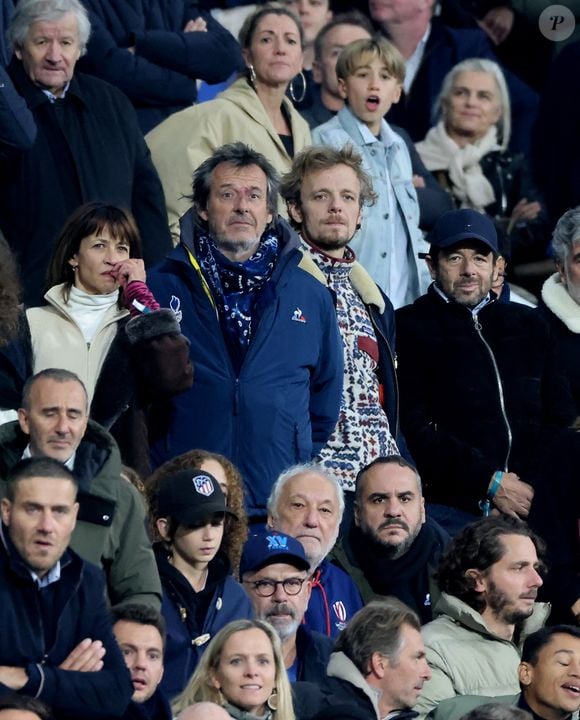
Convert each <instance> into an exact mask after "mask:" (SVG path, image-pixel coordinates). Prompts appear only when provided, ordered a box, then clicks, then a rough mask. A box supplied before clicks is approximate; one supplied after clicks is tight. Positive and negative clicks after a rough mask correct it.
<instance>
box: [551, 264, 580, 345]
mask: <svg viewBox="0 0 580 720" xmlns="http://www.w3.org/2000/svg"><path fill="white" fill-rule="evenodd" d="M542 300H543V301H544V302H545V303H546V307H547V308H548V309H549V310H551V311H552V312H553V313H554V315H555V316H556V317H557V318H558V319H559V320H561V321H562V322H563V323H564V325H565V326H566V327H567V328H568V330H570V331H571V332H573V333H580V305H578V303H577V302H576V301H575V300H574V299H573V298H572V297H570V295H569V293H568V291H567V290H566V288H565V286H564V284H563V283H562V280H561V278H560V274H559V273H554V274H553V275H550V277H549V278H548V279H547V280H546V282H545V283H544V285H543V287H542Z"/></svg>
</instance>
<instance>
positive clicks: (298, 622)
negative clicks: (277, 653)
mask: <svg viewBox="0 0 580 720" xmlns="http://www.w3.org/2000/svg"><path fill="white" fill-rule="evenodd" d="M240 578H241V580H242V582H243V584H244V588H245V589H246V592H247V593H248V595H249V597H250V600H251V601H252V606H253V608H254V613H255V615H256V618H258V619H259V620H265V621H266V622H268V623H270V625H272V627H273V628H274V630H275V631H276V632H277V633H278V637H279V638H280V640H281V642H282V653H283V655H284V665H285V667H286V671H287V673H288V678H289V680H290V681H291V682H295V681H297V680H307V681H309V682H314V683H318V682H320V681H321V680H322V679H323V678H324V677H325V676H326V665H327V664H328V660H329V658H330V653H331V652H332V646H333V643H332V640H331V639H330V638H329V637H326V636H325V635H322V634H321V633H317V632H314V631H313V630H310V629H309V628H308V627H307V626H306V625H304V624H303V623H302V620H303V618H304V613H305V612H306V608H307V606H308V600H309V599H310V589H311V585H312V583H311V579H310V562H309V561H308V560H307V558H306V555H305V554H304V548H303V547H302V545H301V544H300V543H299V542H298V540H296V539H295V538H293V537H290V536H289V535H283V534H281V533H275V532H271V533H268V534H266V535H264V534H260V535H251V536H250V537H249V538H248V540H247V542H246V544H245V545H244V550H243V552H242V558H241V560H240Z"/></svg>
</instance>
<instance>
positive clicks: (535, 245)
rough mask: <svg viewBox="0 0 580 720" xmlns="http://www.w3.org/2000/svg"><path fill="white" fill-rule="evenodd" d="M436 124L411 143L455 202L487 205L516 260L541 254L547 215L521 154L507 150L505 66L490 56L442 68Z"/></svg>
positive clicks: (482, 208) (546, 238)
mask: <svg viewBox="0 0 580 720" xmlns="http://www.w3.org/2000/svg"><path fill="white" fill-rule="evenodd" d="M435 111H436V115H437V116H438V117H439V121H438V122H437V124H436V125H435V126H434V127H432V128H431V130H429V132H428V133H427V136H426V137H425V139H424V140H423V141H422V142H420V143H417V145H416V147H417V151H418V152H419V155H420V156H421V159H422V160H423V162H424V163H425V165H426V167H427V169H428V170H430V171H431V172H432V173H433V175H434V176H435V177H436V178H437V180H438V181H439V183H440V184H441V185H442V186H443V187H444V188H445V189H446V190H447V191H448V192H449V193H450V194H451V195H452V196H453V199H454V201H455V204H456V206H457V207H461V208H465V207H468V208H473V209H474V210H478V211H479V212H482V213H486V214H487V215H489V216H490V217H491V218H492V219H493V220H494V221H495V223H496V226H497V227H498V230H500V231H503V234H504V236H507V237H509V243H505V244H510V245H511V255H512V261H513V262H514V263H516V264H520V263H522V262H531V261H534V260H540V259H542V258H543V257H544V256H545V252H546V247H547V244H548V241H549V232H548V225H547V219H546V216H545V212H544V210H543V205H542V203H541V200H540V198H539V196H538V192H537V191H536V189H535V188H534V186H533V183H532V180H531V175H530V172H529V170H528V167H527V164H526V160H525V158H524V156H523V155H521V154H512V153H510V152H509V150H508V143H509V139H510V132H511V112H510V100H509V94H508V89H507V86H506V82H505V78H504V75H503V72H502V71H501V68H500V67H499V65H498V64H497V63H495V62H493V61H492V60H485V59H480V58H473V59H470V60H464V61H463V62H461V63H458V64H457V65H455V67H453V68H452V69H451V70H450V71H449V73H447V75H446V77H445V79H444V81H443V85H442V88H441V93H440V94H439V97H438V99H437V103H436V108H435Z"/></svg>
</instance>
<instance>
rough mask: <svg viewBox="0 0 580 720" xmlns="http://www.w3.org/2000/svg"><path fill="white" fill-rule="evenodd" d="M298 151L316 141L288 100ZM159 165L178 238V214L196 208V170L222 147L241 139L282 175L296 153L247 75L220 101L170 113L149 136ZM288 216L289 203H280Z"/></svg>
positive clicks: (295, 146) (174, 231) (288, 168)
mask: <svg viewBox="0 0 580 720" xmlns="http://www.w3.org/2000/svg"><path fill="white" fill-rule="evenodd" d="M284 106H285V108H286V110H287V111H288V115H289V117H290V123H291V127H292V137H293V140H294V152H295V153H297V152H299V151H300V150H303V149H304V148H305V147H308V146H309V145H310V143H311V138H310V129H309V128H308V124H307V123H306V121H305V120H303V118H302V117H301V116H300V114H299V113H298V112H297V111H296V110H295V109H294V106H293V105H292V103H291V102H290V101H289V100H287V99H285V100H284ZM145 139H146V141H147V144H148V145H149V148H150V150H151V155H152V157H153V163H154V165H155V167H156V168H157V172H158V173H159V177H160V178H161V183H162V184H163V191H164V193H165V203H166V205H167V215H168V216H169V227H170V229H171V234H172V236H173V241H174V243H175V244H177V242H178V241H179V218H180V217H181V216H182V215H184V214H185V212H187V210H189V208H190V207H191V200H189V199H187V197H184V196H188V195H191V180H192V175H193V172H194V170H196V169H197V168H198V167H199V165H201V163H202V162H203V161H204V160H206V159H207V158H208V157H209V156H210V155H211V154H212V153H213V152H214V150H216V149H217V148H219V147H221V146H222V145H225V144H226V143H230V142H235V141H238V140H239V141H242V142H244V143H247V144H248V145H250V146H251V147H252V148H254V150H257V151H258V152H261V153H262V154H263V155H265V157H266V158H267V159H268V160H269V161H270V162H271V163H272V165H273V166H274V167H275V168H276V170H277V171H278V172H279V173H280V174H284V173H286V172H288V171H289V170H290V166H291V164H292V158H291V157H290V156H289V155H288V153H287V152H286V150H285V149H284V145H283V144H282V141H281V140H280V138H279V137H278V134H277V132H276V130H275V129H274V126H273V125H272V122H271V121H270V118H269V117H268V115H267V114H266V110H265V108H264V106H263V105H262V102H261V101H260V99H259V97H258V95H257V94H256V92H255V91H254V90H253V88H252V87H251V86H250V85H249V84H248V82H247V80H246V79H245V78H240V79H238V80H236V82H235V83H234V84H233V85H232V86H231V87H229V88H228V89H227V90H225V91H224V92H223V93H220V95H218V97H217V98H216V99H215V100H210V101H209V102H205V103H201V104H200V105H194V106H193V107H190V108H187V109H186V110H182V111H181V112H178V113H175V114H174V115H171V116H170V117H168V118H167V120H165V121H164V122H162V123H161V124H160V125H158V126H157V127H156V128H154V129H153V130H152V131H151V132H150V133H149V134H148V135H147V137H146V138H145ZM279 210H280V212H281V214H282V215H284V216H285V217H286V216H287V213H286V209H285V207H283V206H282V204H281V205H280V207H279Z"/></svg>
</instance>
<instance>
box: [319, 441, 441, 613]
mask: <svg viewBox="0 0 580 720" xmlns="http://www.w3.org/2000/svg"><path fill="white" fill-rule="evenodd" d="M448 541H449V536H448V534H447V533H446V532H445V530H443V528H442V527H441V526H440V525H438V524H437V523H436V522H435V521H434V520H431V519H427V518H426V516H425V502H424V500H423V493H422V489H421V478H420V477H419V474H418V473H417V470H416V469H415V468H414V467H413V466H412V465H411V464H410V463H409V462H407V461H406V460H405V459H404V458H402V457H401V456H400V455H389V456H386V457H380V458H377V459H376V460H373V462H372V463H370V465H367V466H366V467H365V468H363V469H362V470H361V471H360V472H359V474H358V477H357V480H356V492H355V508H354V521H353V523H352V525H351V527H350V529H349V532H348V534H346V535H344V536H343V537H342V538H341V539H340V540H339V542H338V544H337V545H336V547H335V549H334V551H333V552H332V560H333V561H334V562H335V563H336V564H337V565H339V566H340V567H341V568H342V569H343V570H345V571H346V572H347V573H348V574H349V575H350V576H351V578H352V579H353V580H354V581H355V583H356V584H357V586H358V588H359V590H360V593H361V595H362V598H363V601H364V602H365V603H368V602H369V601H370V600H373V599H375V598H377V597H381V596H387V595H394V596H395V597H397V598H399V600H401V601H402V602H404V603H405V604H406V605H408V607H410V608H411V609H412V610H414V611H415V612H416V613H417V615H418V616H419V618H420V620H421V622H422V623H426V622H429V621H430V620H432V604H431V601H432V599H433V596H434V594H435V595H436V586H435V583H434V580H433V574H434V571H435V569H436V567H437V565H438V563H439V559H440V557H441V555H442V553H443V550H444V548H445V546H446V545H447V542H448Z"/></svg>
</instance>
